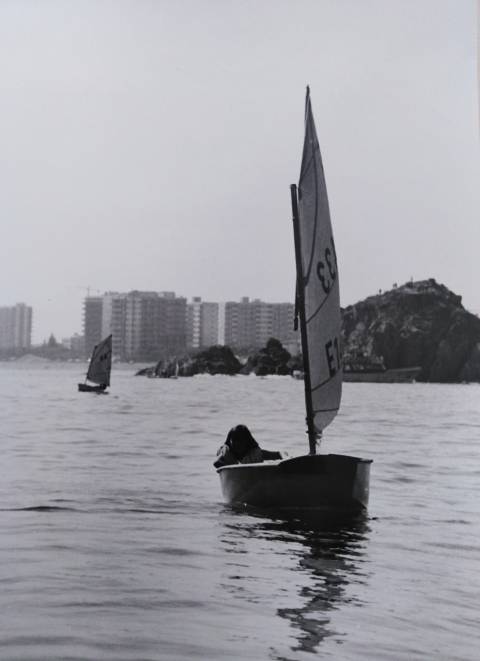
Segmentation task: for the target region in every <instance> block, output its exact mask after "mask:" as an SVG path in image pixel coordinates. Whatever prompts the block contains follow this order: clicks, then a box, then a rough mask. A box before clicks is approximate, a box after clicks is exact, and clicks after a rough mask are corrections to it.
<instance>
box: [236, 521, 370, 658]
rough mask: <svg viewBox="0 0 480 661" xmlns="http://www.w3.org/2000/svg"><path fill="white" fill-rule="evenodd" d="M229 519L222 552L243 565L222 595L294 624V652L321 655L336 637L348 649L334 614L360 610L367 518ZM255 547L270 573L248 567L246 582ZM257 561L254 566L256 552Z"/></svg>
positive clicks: (278, 655)
mask: <svg viewBox="0 0 480 661" xmlns="http://www.w3.org/2000/svg"><path fill="white" fill-rule="evenodd" d="M229 513H230V516H233V520H232V521H231V522H230V523H227V524H226V533H225V537H224V539H223V541H224V543H225V548H226V550H227V552H230V553H238V554H243V557H240V558H239V560H238V562H232V563H231V567H232V574H231V575H230V576H228V577H224V580H225V579H226V583H224V587H225V588H227V589H228V590H229V592H231V594H232V595H233V596H235V597H237V598H239V599H242V600H247V601H249V602H251V603H252V602H254V603H256V605H257V606H258V604H260V605H262V610H263V612H264V613H265V612H266V611H268V610H269V607H270V608H271V609H272V610H273V613H274V614H276V615H277V616H278V617H279V618H281V620H283V621H286V622H287V623H289V625H290V631H289V633H288V635H287V638H288V640H289V648H290V651H291V652H310V653H312V652H318V648H319V647H320V645H321V643H322V641H323V640H324V639H325V638H327V637H331V636H335V637H338V641H339V642H340V641H343V640H344V636H345V633H344V632H342V631H338V630H336V629H335V625H334V624H332V621H331V613H332V611H336V610H338V609H339V608H341V606H342V604H344V605H347V604H348V605H354V606H355V607H359V606H361V605H362V602H361V599H360V598H359V597H357V596H355V592H356V589H355V588H358V587H359V586H361V585H362V584H365V582H366V580H367V579H368V575H367V573H366V572H365V570H364V569H363V567H362V563H363V562H364V560H365V558H364V555H365V552H366V551H365V547H366V545H367V543H368V538H369V533H370V527H369V524H368V516H367V515H366V514H357V515H356V516H352V515H345V516H343V517H342V518H339V516H338V515H335V516H333V515H328V514H325V515H324V517H323V518H322V519H321V520H319V518H318V513H315V514H314V515H312V517H309V516H308V514H306V513H305V512H302V513H301V515H300V516H296V515H295V514H292V515H291V516H290V517H286V516H285V514H284V513H282V514H281V516H279V518H275V516H274V515H273V514H272V513H271V512H270V514H269V516H268V518H267V517H266V516H265V514H262V513H257V512H253V511H251V510H250V509H249V510H248V516H246V515H245V511H243V512H240V511H236V512H232V511H231V510H230V511H229ZM242 538H243V543H242ZM252 543H253V544H255V543H258V544H261V545H262V547H263V548H264V551H265V552H264V553H262V554H261V556H263V557H264V558H270V560H269V561H267V562H268V566H262V567H258V566H257V567H256V568H252V567H251V566H250V567H249V570H248V571H245V574H244V575H243V576H242V567H246V563H245V557H246V556H245V554H248V553H249V546H250V545H251V544H252ZM254 555H255V559H256V561H257V560H258V558H259V554H258V549H257V552H256V553H255V554H254ZM255 573H257V576H255ZM252 574H253V576H252ZM261 574H262V575H261ZM252 579H253V580H252ZM262 581H263V585H264V586H265V590H262ZM292 582H293V586H292ZM349 586H350V587H351V588H352V589H347V588H348V587H349ZM292 588H293V589H292ZM266 590H268V595H267V594H266ZM262 592H263V595H262ZM256 616H258V613H257V614H256ZM260 617H262V614H260ZM292 636H293V637H292ZM278 642H279V643H280V646H281V642H280V640H279V641H278ZM283 642H285V640H284V641H283ZM272 650H274V651H275V653H276V656H275V657H274V658H282V659H283V658H286V657H285V656H284V653H285V650H283V652H282V651H281V650H279V649H278V647H277V645H276V644H275V642H274V641H273V640H272Z"/></svg>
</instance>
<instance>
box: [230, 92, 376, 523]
mask: <svg viewBox="0 0 480 661" xmlns="http://www.w3.org/2000/svg"><path fill="white" fill-rule="evenodd" d="M290 192H291V202H292V214H293V229H294V232H293V233H294V247H295V262H296V269H297V282H296V284H297V289H296V316H297V319H296V322H297V323H298V320H299V321H300V332H301V341H302V353H303V363H304V365H303V368H304V388H305V409H306V424H307V433H308V442H309V453H308V454H305V455H301V456H298V457H293V458H292V459H285V460H277V461H265V462H262V463H252V464H248V463H243V464H242V463H236V464H230V465H226V466H222V467H220V468H218V469H217V472H218V474H219V476H220V482H221V488H222V492H223V496H224V499H225V501H226V502H227V503H228V504H230V505H247V506H251V507H255V508H267V509H274V510H278V509H285V508H287V509H297V508H298V509H302V510H303V509H320V510H327V511H328V510H335V511H337V510H342V511H346V512H358V511H362V510H365V509H366V508H367V505H368V496H369V481H370V464H371V463H372V461H371V460H370V459H362V458H360V457H352V456H347V455H341V454H317V445H318V442H319V440H320V439H321V436H322V433H323V431H324V429H325V428H326V427H327V426H328V425H329V424H330V423H331V422H332V420H333V419H334V418H335V416H336V415H337V412H338V410H339V407H340V400H341V393H342V376H343V369H342V358H341V346H340V329H341V315H340V291H339V283H338V264H337V256H336V252H335V244H334V241H333V233H332V227H331V222H330V212H329V207H328V198H327V189H326V184H325V178H324V172H323V165H322V159H321V155H320V147H319V144H318V139H317V133H316V129H315V123H314V119H313V114H312V106H311V101H310V90H309V88H308V87H307V94H306V103H305V138H304V144H303V155H302V164H301V170H300V180H299V184H298V187H297V186H296V185H295V184H293V185H292V186H291V187H290Z"/></svg>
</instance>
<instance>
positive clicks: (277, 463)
mask: <svg viewBox="0 0 480 661" xmlns="http://www.w3.org/2000/svg"><path fill="white" fill-rule="evenodd" d="M307 457H312V458H313V457H315V459H314V461H317V462H318V460H319V459H318V458H319V457H341V458H342V459H343V458H345V459H353V460H354V461H355V462H356V463H358V464H372V463H373V459H363V457H355V456H353V455H349V454H336V453H329V454H314V455H311V454H301V455H298V456H296V457H288V458H286V459H275V460H266V461H262V462H257V463H251V464H228V465H227V466H220V467H219V468H217V473H220V471H223V470H225V469H227V468H234V469H239V468H252V467H255V468H260V469H266V468H275V467H276V466H280V465H282V464H287V463H288V462H291V461H295V460H297V459H305V458H307ZM299 472H300V473H301V472H302V471H301V470H299Z"/></svg>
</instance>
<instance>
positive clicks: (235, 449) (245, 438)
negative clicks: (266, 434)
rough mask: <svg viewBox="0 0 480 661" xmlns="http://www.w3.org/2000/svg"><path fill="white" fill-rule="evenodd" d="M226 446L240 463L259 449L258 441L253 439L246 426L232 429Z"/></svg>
mask: <svg viewBox="0 0 480 661" xmlns="http://www.w3.org/2000/svg"><path fill="white" fill-rule="evenodd" d="M225 445H226V446H227V447H228V448H229V449H230V450H231V452H232V453H233V454H234V455H235V457H236V458H237V459H238V460H239V461H240V459H243V457H244V456H245V455H246V454H248V453H249V452H250V451H251V450H253V449H254V448H256V447H258V443H257V441H256V440H255V439H254V438H253V436H252V434H251V432H250V430H249V428H248V427H246V426H245V425H237V426H236V427H232V428H231V429H230V431H229V432H228V434H227V438H226V441H225Z"/></svg>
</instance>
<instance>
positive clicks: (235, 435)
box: [213, 425, 282, 468]
mask: <svg viewBox="0 0 480 661" xmlns="http://www.w3.org/2000/svg"><path fill="white" fill-rule="evenodd" d="M268 459H282V455H281V454H280V452H276V451H270V450H262V448H261V447H260V446H259V444H258V443H257V441H256V440H255V439H254V438H253V436H252V434H251V432H250V430H249V428H248V427H246V426H245V425H237V426H236V427H232V428H231V429H230V431H229V432H228V434H227V438H226V439H225V443H224V444H223V445H222V446H221V447H220V448H219V450H218V452H217V459H216V461H214V463H213V465H214V466H215V468H221V467H222V466H229V465H230V464H259V463H261V462H262V461H265V460H268Z"/></svg>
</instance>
